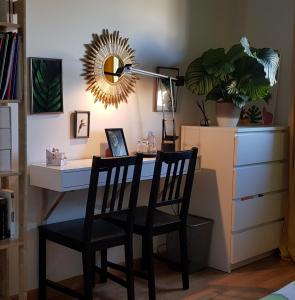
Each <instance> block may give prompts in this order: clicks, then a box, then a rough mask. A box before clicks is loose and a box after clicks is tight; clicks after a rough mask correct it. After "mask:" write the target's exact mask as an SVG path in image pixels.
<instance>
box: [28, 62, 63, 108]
mask: <svg viewBox="0 0 295 300" xmlns="http://www.w3.org/2000/svg"><path fill="white" fill-rule="evenodd" d="M60 64H61V61H60V60H46V59H33V60H32V97H33V112H34V113H43V112H62V111H63V105H62V81H61V66H60Z"/></svg>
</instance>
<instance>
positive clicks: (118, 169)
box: [110, 167, 121, 211]
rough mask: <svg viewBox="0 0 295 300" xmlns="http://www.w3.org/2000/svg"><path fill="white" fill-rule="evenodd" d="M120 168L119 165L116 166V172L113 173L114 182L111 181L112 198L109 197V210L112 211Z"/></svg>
mask: <svg viewBox="0 0 295 300" xmlns="http://www.w3.org/2000/svg"><path fill="white" fill-rule="evenodd" d="M120 170H121V168H120V167H116V174H115V179H114V183H113V191H112V198H111V203H110V211H114V207H115V201H116V197H117V188H118V182H119V175H120Z"/></svg>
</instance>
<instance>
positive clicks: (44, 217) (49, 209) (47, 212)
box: [42, 192, 66, 223]
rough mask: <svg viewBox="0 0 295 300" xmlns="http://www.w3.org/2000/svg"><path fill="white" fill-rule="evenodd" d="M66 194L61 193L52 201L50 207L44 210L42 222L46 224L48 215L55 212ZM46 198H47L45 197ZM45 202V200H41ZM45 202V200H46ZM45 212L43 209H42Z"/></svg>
mask: <svg viewBox="0 0 295 300" xmlns="http://www.w3.org/2000/svg"><path fill="white" fill-rule="evenodd" d="M65 194H66V192H62V193H60V194H59V195H58V196H57V197H56V199H55V200H53V203H52V204H51V205H50V207H49V208H48V207H47V208H46V209H47V210H46V211H45V213H44V214H43V217H42V222H43V223H44V222H46V221H47V219H48V218H49V217H50V215H51V214H52V212H53V211H54V210H55V208H56V207H57V206H58V204H59V203H60V202H61V201H62V199H63V198H64V196H65ZM46 198H47V197H46ZM43 200H44V201H45V199H43ZM46 201H47V199H46ZM44 210H45V209H44Z"/></svg>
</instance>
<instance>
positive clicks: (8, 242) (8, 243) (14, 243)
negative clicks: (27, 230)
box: [0, 239, 24, 250]
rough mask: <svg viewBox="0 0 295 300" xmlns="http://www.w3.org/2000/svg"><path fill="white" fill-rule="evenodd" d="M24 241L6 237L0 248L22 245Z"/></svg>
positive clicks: (0, 243)
mask: <svg viewBox="0 0 295 300" xmlns="http://www.w3.org/2000/svg"><path fill="white" fill-rule="evenodd" d="M23 244H24V243H23V242H22V241H20V240H17V239H6V240H1V241H0V250H4V249H8V248H12V247H18V246H22V245H23Z"/></svg>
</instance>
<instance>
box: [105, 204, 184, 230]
mask: <svg viewBox="0 0 295 300" xmlns="http://www.w3.org/2000/svg"><path fill="white" fill-rule="evenodd" d="M147 212H148V207H147V206H140V207H137V208H136V210H135V216H134V233H137V234H141V233H143V232H144V231H145V230H146V216H147ZM126 219H127V215H126V213H124V212H122V213H121V214H118V215H113V216H110V217H108V218H107V220H110V221H111V222H112V223H114V224H118V225H122V223H125V222H126ZM180 223H181V221H180V219H179V217H178V216H174V215H171V214H168V213H165V212H163V211H160V210H158V209H156V210H155V212H154V223H153V230H154V234H162V233H165V232H169V231H171V230H177V229H178V228H179V225H180Z"/></svg>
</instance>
